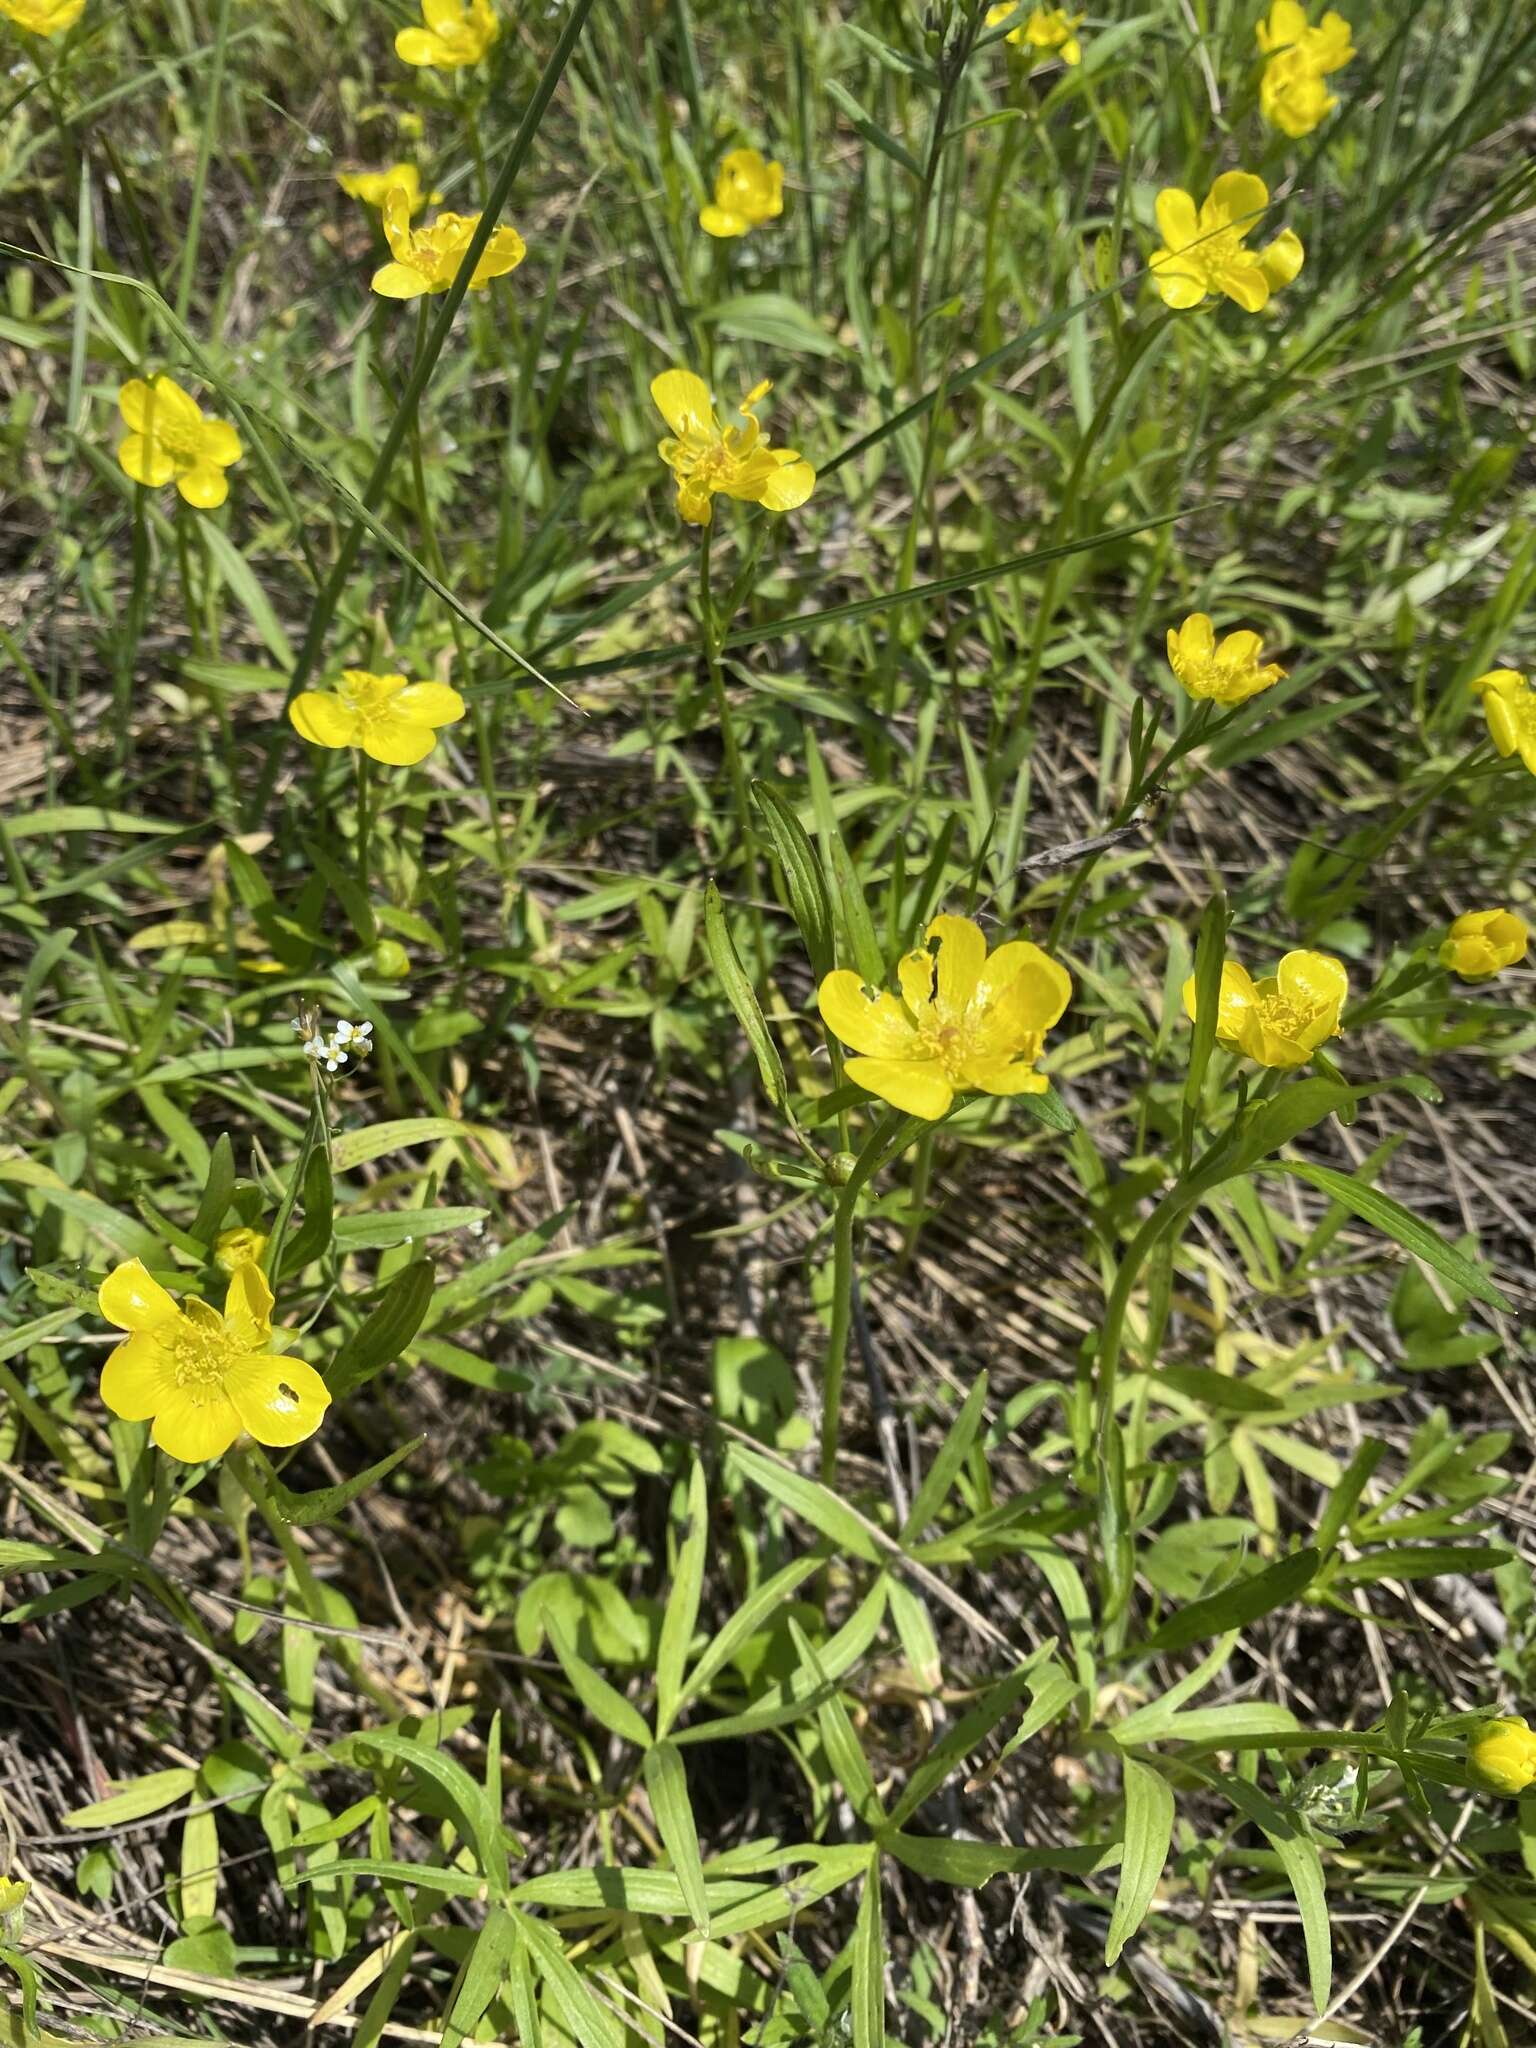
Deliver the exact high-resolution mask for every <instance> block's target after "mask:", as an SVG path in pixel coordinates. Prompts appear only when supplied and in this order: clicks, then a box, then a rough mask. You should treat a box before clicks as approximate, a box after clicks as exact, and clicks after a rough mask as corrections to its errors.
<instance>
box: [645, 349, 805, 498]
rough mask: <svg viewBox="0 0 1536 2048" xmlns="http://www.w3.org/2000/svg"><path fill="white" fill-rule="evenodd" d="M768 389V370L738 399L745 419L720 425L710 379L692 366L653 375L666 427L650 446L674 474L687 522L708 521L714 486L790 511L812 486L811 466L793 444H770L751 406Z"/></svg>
mask: <svg viewBox="0 0 1536 2048" xmlns="http://www.w3.org/2000/svg"><path fill="white" fill-rule="evenodd" d="M772 389H773V386H772V384H770V383H769V382H768V380H767V378H764V380H763V381H762V383H761V384H754V385H753V387H752V389H751V390H750V391H749V392H748V393H747V395H746V397H745V398H744V399H743V400H742V401H741V416H742V418H743V419H744V420H745V421H746V425H745V426H744V427H722V426H721V424H720V422H719V420H717V419H716V418H715V412H714V406H713V403H712V402H711V399H710V395H709V386H708V385H707V384H706V383H705V382H704V379H703V378H702V377H696V376H695V375H694V373H693V371H692V370H663V371H662V373H661V375H660V376H659V377H653V378H652V379H651V397H652V398H653V399H654V400H655V402H656V409H657V411H658V412H659V413H660V414H661V416H662V418H663V419H664V420H665V421H666V423H667V425H668V426H669V427H670V428H671V429H672V432H671V434H669V435H668V437H667V438H666V440H664V441H659V442H658V443H657V444H656V452H657V453H658V454H659V455H660V457H661V459H662V461H663V462H664V463H665V464H666V465H667V467H668V468H669V469H670V470H671V471H672V472H673V473H674V475H675V476H676V478H677V509H678V511H679V512H680V513H681V515H682V517H683V518H684V519H685V520H686V521H687V523H688V524H689V525H690V526H708V524H709V521H710V499H711V498H712V497H713V496H714V494H715V492H716V491H724V493H725V495H726V496H727V497H728V498H739V499H741V500H742V501H743V502H744V503H746V504H751V505H765V506H766V507H767V509H768V510H769V511H770V512H792V511H793V510H794V509H795V507H796V506H797V505H803V504H804V503H805V501H806V499H807V498H808V497H809V496H810V495H811V492H812V491H813V490H814V489H815V488H816V472H815V470H814V469H812V467H811V465H810V464H809V463H808V462H806V461H804V460H803V459H802V457H801V456H800V454H799V453H798V451H797V450H795V449H793V448H770V447H769V445H768V443H767V442H766V441H765V440H764V439H763V438H762V432H763V430H762V428H761V427H760V426H759V424H758V421H757V415H756V413H755V412H754V410H753V408H754V407H755V406H757V405H760V404H761V403H762V401H763V400H764V399H765V398H766V397H767V396H768V393H769V392H770V391H771V390H772Z"/></svg>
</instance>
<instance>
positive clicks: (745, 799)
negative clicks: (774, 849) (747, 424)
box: [699, 521, 768, 978]
mask: <svg viewBox="0 0 1536 2048" xmlns="http://www.w3.org/2000/svg"><path fill="white" fill-rule="evenodd" d="M713 532H714V523H713V521H711V522H710V524H709V525H707V526H705V527H702V528H701V529H700V533H699V622H700V626H701V629H702V631H703V634H704V655H705V661H706V664H707V666H708V669H709V683H710V689H711V691H712V692H713V694H714V700H715V716H716V717H717V719H718V720H719V722H720V745H721V749H722V751H723V752H724V755H725V771H726V775H727V777H728V779H729V781H730V785H731V801H732V804H733V805H734V807H735V811H736V829H737V831H738V833H739V834H740V837H741V865H742V890H743V893H744V895H745V896H746V899H747V914H748V916H749V917H750V919H751V921H752V947H753V954H754V964H755V966H756V969H757V974H758V976H759V978H761V977H762V976H763V975H765V974H766V973H767V971H768V944H767V935H766V933H765V931H764V929H763V912H762V906H761V904H760V902H759V900H758V859H757V831H756V827H755V826H754V825H753V822H752V797H751V792H750V791H749V789H748V787H747V772H746V768H745V767H744V765H743V763H742V758H741V747H740V745H739V744H738V742H737V738H736V725H735V721H734V719H733V718H732V716H731V700H730V698H729V697H728V696H727V694H726V688H725V676H724V673H723V671H722V669H721V666H720V649H721V645H722V643H723V641H724V639H725V635H726V632H727V630H728V629H729V627H730V623H731V622H730V620H729V619H722V618H721V617H720V616H719V614H718V613H717V612H716V610H715V599H714V589H713V585H712V582H711V576H710V536H711V535H712V534H713Z"/></svg>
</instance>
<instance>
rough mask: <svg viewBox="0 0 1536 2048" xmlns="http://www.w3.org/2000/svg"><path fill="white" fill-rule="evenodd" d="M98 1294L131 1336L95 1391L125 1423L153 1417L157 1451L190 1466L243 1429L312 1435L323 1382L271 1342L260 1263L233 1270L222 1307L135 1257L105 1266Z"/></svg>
mask: <svg viewBox="0 0 1536 2048" xmlns="http://www.w3.org/2000/svg"><path fill="white" fill-rule="evenodd" d="M96 1298H97V1300H98V1302H99V1303H100V1305H101V1312H102V1314H103V1315H104V1316H105V1317H106V1319H107V1321H108V1322H109V1323H112V1324H113V1325H115V1327H116V1328H117V1329H119V1330H127V1331H128V1332H129V1333H130V1334H129V1337H128V1341H127V1342H126V1343H125V1344H119V1345H118V1347H117V1349H116V1350H115V1351H114V1352H113V1353H112V1355H111V1357H110V1358H109V1359H108V1360H107V1362H106V1364H105V1365H104V1366H103V1367H102V1371H101V1398H102V1400H103V1401H105V1402H106V1404H107V1406H108V1407H109V1408H110V1409H111V1410H112V1413H113V1414H114V1415H120V1416H121V1417H122V1419H123V1420H124V1421H125V1422H148V1421H150V1420H151V1419H152V1420H153V1422H154V1428H153V1429H152V1430H151V1431H150V1435H151V1436H152V1437H153V1439H154V1441H155V1442H156V1443H157V1444H158V1445H159V1446H160V1448H161V1450H162V1451H165V1452H166V1453H168V1455H169V1456H171V1457H173V1458H180V1459H181V1460H182V1461H183V1463H185V1464H188V1465H195V1464H200V1463H201V1462H202V1461H203V1460H204V1459H205V1458H221V1457H223V1455H224V1453H225V1452H226V1451H227V1450H228V1449H229V1447H230V1445H231V1444H232V1443H233V1442H234V1440H235V1438H236V1437H237V1436H238V1435H239V1434H240V1432H241V1430H242V1429H245V1430H249V1431H250V1433H251V1435H252V1436H253V1437H255V1439H256V1441H257V1442H258V1443H261V1444H296V1443H301V1442H302V1441H303V1440H304V1438H305V1437H307V1436H313V1434H314V1432H315V1431H316V1430H317V1429H318V1428H319V1427H320V1422H321V1418H322V1417H323V1416H324V1414H325V1411H326V1409H327V1408H328V1407H329V1406H330V1405H331V1396H330V1393H329V1390H328V1389H327V1387H326V1384H325V1381H324V1380H323V1379H321V1377H320V1375H319V1373H317V1372H316V1371H315V1369H314V1367H313V1366H312V1365H306V1364H305V1363H304V1360H303V1359H302V1358H284V1357H281V1356H279V1355H277V1354H275V1353H274V1352H272V1351H271V1350H270V1349H269V1346H270V1344H271V1342H272V1290H271V1288H270V1287H268V1285H267V1283H266V1280H265V1279H264V1278H263V1276H262V1272H261V1269H260V1267H259V1266H254V1265H249V1264H248V1265H244V1266H241V1267H239V1268H238V1269H237V1270H236V1272H235V1273H234V1274H233V1275H232V1277H231V1279H230V1283H229V1292H228V1293H227V1294H226V1295H225V1297H224V1312H223V1314H222V1315H221V1314H220V1313H219V1311H218V1310H217V1309H215V1308H210V1307H209V1306H208V1304H207V1302H206V1301H199V1300H198V1299H197V1297H196V1296H195V1295H190V1294H189V1295H188V1296H187V1298H186V1299H185V1300H184V1301H182V1302H181V1303H179V1304H178V1303H177V1301H176V1299H175V1297H174V1296H173V1295H171V1294H169V1293H168V1292H167V1291H166V1289H165V1288H163V1287H162V1286H161V1285H160V1282H159V1281H158V1280H156V1279H155V1278H154V1277H153V1275H152V1274H150V1273H149V1272H148V1271H147V1270H146V1268H145V1267H144V1265H143V1264H142V1262H141V1261H140V1260H138V1259H130V1260H129V1261H128V1263H127V1264H126V1265H123V1266H119V1267H118V1268H117V1269H116V1271H115V1272H112V1273H109V1274H108V1275H107V1277H106V1279H105V1280H103V1281H102V1283H101V1288H100V1291H99V1293H98V1295H97V1297H96Z"/></svg>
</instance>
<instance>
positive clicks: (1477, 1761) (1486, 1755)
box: [1467, 1714, 1536, 1799]
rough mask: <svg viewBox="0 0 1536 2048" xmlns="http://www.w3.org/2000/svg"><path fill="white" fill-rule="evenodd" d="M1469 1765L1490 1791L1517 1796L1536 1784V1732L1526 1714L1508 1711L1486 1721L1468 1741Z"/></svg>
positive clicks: (1479, 1781) (1478, 1780)
mask: <svg viewBox="0 0 1536 2048" xmlns="http://www.w3.org/2000/svg"><path fill="white" fill-rule="evenodd" d="M1467 1767H1468V1769H1469V1770H1470V1771H1471V1773H1472V1776H1473V1777H1474V1778H1475V1779H1476V1780H1477V1782H1478V1783H1479V1784H1480V1785H1482V1786H1483V1787H1484V1788H1485V1789H1486V1790H1487V1791H1489V1792H1502V1793H1503V1794H1504V1796H1505V1797H1506V1798H1507V1799H1518V1798H1519V1796H1520V1794H1521V1793H1522V1792H1524V1791H1525V1790H1526V1788H1527V1787H1528V1786H1530V1785H1531V1784H1533V1783H1536V1734H1533V1733H1532V1731H1531V1730H1530V1729H1529V1728H1528V1727H1527V1726H1526V1722H1525V1716H1524V1715H1523V1714H1505V1715H1504V1716H1502V1717H1501V1718H1500V1719H1499V1720H1496V1721H1485V1722H1484V1723H1483V1725H1482V1727H1481V1728H1479V1729H1477V1730H1476V1731H1475V1732H1474V1734H1473V1735H1472V1736H1471V1737H1470V1739H1469V1740H1468V1743H1467Z"/></svg>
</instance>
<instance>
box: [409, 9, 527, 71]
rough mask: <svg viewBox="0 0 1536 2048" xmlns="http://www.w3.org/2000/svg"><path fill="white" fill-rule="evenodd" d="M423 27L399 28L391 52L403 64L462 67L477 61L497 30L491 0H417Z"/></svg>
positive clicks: (445, 69)
mask: <svg viewBox="0 0 1536 2048" xmlns="http://www.w3.org/2000/svg"><path fill="white" fill-rule="evenodd" d="M421 18H422V20H423V22H424V23H425V24H426V26H425V27H424V28H403V29H401V30H400V32H399V34H398V35H397V36H396V37H395V55H396V56H397V57H399V58H401V59H402V60H403V61H404V62H405V63H407V64H415V65H418V66H419V65H430V66H432V67H433V68H434V69H435V70H438V71H462V70H463V68H464V67H465V65H466V64H478V63H479V62H480V59H481V58H482V57H483V56H484V55H485V53H486V51H487V50H488V49H489V48H490V47H491V45H492V43H494V42H495V40H496V38H497V36H499V35H500V33H501V25H500V23H499V22H498V21H497V19H496V10H495V9H494V8H493V7H492V6H491V0H421Z"/></svg>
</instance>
